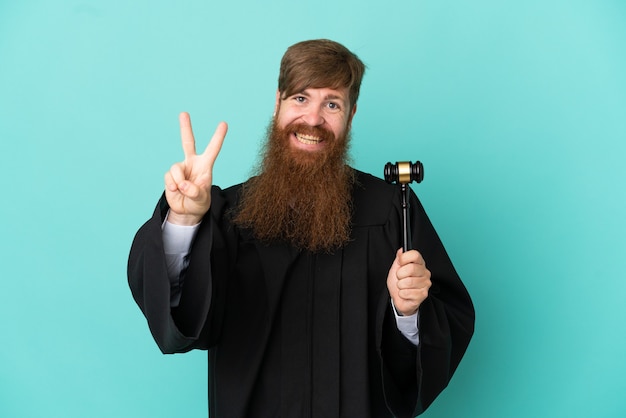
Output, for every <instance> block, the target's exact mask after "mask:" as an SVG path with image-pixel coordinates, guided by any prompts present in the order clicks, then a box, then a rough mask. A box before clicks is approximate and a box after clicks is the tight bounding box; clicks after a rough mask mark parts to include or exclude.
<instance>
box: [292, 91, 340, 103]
mask: <svg viewBox="0 0 626 418" xmlns="http://www.w3.org/2000/svg"><path fill="white" fill-rule="evenodd" d="M307 90H308V89H304V90H302V91H300V92H299V93H295V94H293V95H292V96H295V95H300V96H306V97H311V95H310V94H309V93H307ZM324 100H341V101H342V102H344V103H345V102H346V99H345V97H342V96H340V95H338V94H332V93H331V94H327V95H326V96H324Z"/></svg>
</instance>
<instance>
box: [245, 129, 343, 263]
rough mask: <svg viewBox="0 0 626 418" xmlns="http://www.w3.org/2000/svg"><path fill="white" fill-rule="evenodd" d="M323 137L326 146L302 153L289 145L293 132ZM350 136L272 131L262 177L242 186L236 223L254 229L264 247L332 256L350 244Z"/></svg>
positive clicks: (313, 131)
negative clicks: (284, 246)
mask: <svg viewBox="0 0 626 418" xmlns="http://www.w3.org/2000/svg"><path fill="white" fill-rule="evenodd" d="M294 129H295V130H297V131H298V132H302V133H307V134H312V135H316V136H319V137H321V138H324V140H325V142H326V146H325V147H324V148H323V149H321V150H317V151H304V150H299V149H296V148H294V147H293V146H292V145H291V144H290V133H291V132H293V131H294ZM348 144H349V133H346V134H345V135H344V136H342V137H340V138H335V137H334V134H333V133H332V132H330V131H326V130H324V129H320V128H319V127H310V126H306V125H297V126H293V125H288V126H286V127H285V128H282V129H281V128H280V127H278V126H277V124H276V122H275V121H274V122H273V123H272V124H271V125H270V127H269V129H268V139H267V143H266V145H265V149H264V154H263V161H262V162H261V167H260V168H259V173H258V174H257V175H256V176H255V177H252V178H251V179H250V180H249V181H248V182H247V183H246V184H245V185H244V187H243V190H242V196H241V200H240V204H239V207H238V208H236V210H235V213H234V222H235V223H236V224H237V225H238V226H239V227H242V228H251V229H252V230H253V232H254V235H255V237H256V238H258V239H259V240H261V241H263V242H267V243H269V242H276V241H287V242H289V243H291V244H292V245H294V246H295V247H297V248H301V249H307V250H310V251H313V252H318V251H324V252H332V251H333V250H335V249H338V248H340V247H342V246H343V245H345V244H346V243H347V242H348V241H349V239H350V229H351V228H350V222H351V216H352V207H351V190H352V185H353V183H354V172H353V170H352V169H351V168H350V167H349V166H348V165H347V153H348Z"/></svg>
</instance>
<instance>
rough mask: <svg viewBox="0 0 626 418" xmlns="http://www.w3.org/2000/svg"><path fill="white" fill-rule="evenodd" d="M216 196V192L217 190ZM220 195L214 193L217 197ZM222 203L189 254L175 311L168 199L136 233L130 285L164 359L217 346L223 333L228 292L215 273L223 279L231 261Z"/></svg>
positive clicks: (201, 228) (206, 221) (216, 203)
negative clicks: (220, 216) (165, 228)
mask: <svg viewBox="0 0 626 418" xmlns="http://www.w3.org/2000/svg"><path fill="white" fill-rule="evenodd" d="M214 190H217V189H214ZM214 194H215V191H214ZM221 207H223V199H220V198H219V197H218V198H215V199H213V200H212V207H211V210H210V211H209V213H208V214H207V215H205V218H204V220H203V222H202V223H201V225H200V226H199V229H198V233H197V235H196V237H195V239H194V242H193V245H192V247H191V249H190V252H189V265H188V266H187V268H186V270H185V271H184V273H183V274H184V281H185V284H184V286H183V289H182V292H181V296H180V303H179V304H178V306H176V307H172V306H171V303H170V297H171V295H170V294H171V287H170V281H169V278H168V275H167V265H166V261H165V252H164V249H163V239H162V230H161V225H162V223H163V220H164V219H165V216H166V214H167V210H168V206H167V202H166V200H165V198H164V197H162V198H161V200H160V201H159V204H158V205H157V207H156V209H155V211H154V214H153V215H152V218H151V219H150V220H148V221H147V222H146V223H145V224H144V225H143V226H142V227H141V228H140V229H139V231H138V232H137V234H136V235H135V238H134V240H133V244H132V246H131V250H130V255H129V259H128V283H129V286H130V289H131V292H132V294H133V297H134V299H135V302H136V303H137V305H139V308H140V309H141V311H142V312H143V314H144V316H145V317H146V320H147V321H148V326H149V328H150V332H151V333H152V336H153V338H154V340H155V341H156V343H157V345H158V346H159V349H160V350H161V351H162V352H163V353H179V352H186V351H189V350H192V349H195V348H201V349H206V348H208V347H210V346H211V345H213V344H214V343H215V341H216V340H217V338H218V337H219V333H220V325H221V315H222V310H223V303H221V300H223V298H219V296H220V295H221V293H222V292H223V285H222V282H224V281H222V282H220V281H215V280H213V276H214V272H216V271H217V272H218V274H219V273H223V272H224V271H225V270H226V269H227V267H226V265H227V260H228V257H227V255H226V251H225V244H224V240H223V239H220V238H221V234H220V230H219V227H218V226H217V223H216V221H215V219H216V218H215V213H216V212H220V209H221Z"/></svg>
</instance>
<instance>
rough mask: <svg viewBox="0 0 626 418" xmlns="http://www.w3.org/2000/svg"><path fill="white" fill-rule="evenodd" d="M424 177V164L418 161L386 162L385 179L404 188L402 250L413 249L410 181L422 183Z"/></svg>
mask: <svg viewBox="0 0 626 418" xmlns="http://www.w3.org/2000/svg"><path fill="white" fill-rule="evenodd" d="M423 179H424V165H423V164H422V163H421V162H419V161H416V162H415V163H412V162H410V161H401V162H396V163H395V164H391V163H387V164H385V181H386V182H387V183H397V184H399V185H400V188H401V190H402V230H403V233H402V250H403V251H404V252H407V251H409V250H410V249H411V225H410V224H411V220H410V218H409V216H410V215H409V192H410V189H409V183H411V182H416V183H421V181H422V180H423Z"/></svg>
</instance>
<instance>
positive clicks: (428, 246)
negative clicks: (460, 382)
mask: <svg viewBox="0 0 626 418" xmlns="http://www.w3.org/2000/svg"><path fill="white" fill-rule="evenodd" d="M240 190H241V185H238V186H233V187H231V188H228V189H225V190H221V189H219V188H218V187H215V186H214V187H213V190H212V205H211V209H210V211H209V213H208V214H207V215H206V216H205V219H204V221H203V222H202V224H201V225H200V227H199V230H198V233H197V235H196V238H195V240H194V242H193V245H192V248H191V251H190V254H189V266H188V268H187V269H186V270H185V271H184V272H183V277H184V284H183V290H182V296H181V299H180V304H179V306H178V307H176V308H171V307H170V282H169V279H168V277H167V271H166V264H165V259H164V252H163V243H162V238H161V236H162V234H161V225H162V222H163V219H164V216H165V215H166V213H167V209H168V207H167V203H166V202H165V199H163V198H162V199H161V201H160V203H159V205H158V206H157V208H156V210H155V213H154V216H153V217H152V219H151V220H149V221H148V222H146V224H144V225H143V226H142V228H141V229H140V230H139V231H138V232H137V235H136V237H135V240H134V242H133V245H132V249H131V253H130V257H129V263H128V278H129V284H130V287H131V290H132V293H133V296H134V298H135V300H136V302H137V304H138V305H139V307H140V308H141V310H142V312H143V313H144V315H145V316H146V318H147V320H148V324H149V327H150V330H151V332H152V335H153V336H154V339H155V340H156V342H157V344H158V346H159V348H160V349H161V351H162V352H163V353H176V352H186V351H189V350H191V349H195V348H199V349H207V350H208V355H209V415H210V416H211V417H218V418H237V417H288V418H291V417H323V418H331V417H360V418H362V417H390V416H397V417H413V416H415V415H418V414H420V413H422V412H423V411H424V410H425V409H426V408H427V407H428V406H429V405H430V404H431V403H432V402H433V400H434V399H435V397H436V396H437V395H438V394H439V393H440V392H441V391H442V390H443V389H444V388H445V387H446V386H447V384H448V382H449V380H450V378H451V377H452V374H453V373H454V371H455V369H456V367H457V366H458V364H459V362H460V360H461V358H462V356H463V354H464V352H465V350H466V348H467V345H468V344H469V341H470V338H471V336H472V333H473V329H474V309H473V306H472V302H471V299H470V297H469V295H468V293H467V291H466V289H465V287H464V285H463V283H462V282H461V280H460V279H459V277H458V275H457V273H456V271H455V269H454V267H453V265H452V263H451V262H450V259H449V257H448V255H447V254H446V251H445V249H444V247H443V245H442V244H441V241H440V239H439V237H438V236H437V233H436V232H435V230H434V229H433V227H432V225H431V223H430V221H429V219H428V217H427V216H426V214H425V212H424V209H423V208H422V205H421V204H420V203H419V201H418V200H417V197H416V196H415V195H414V194H413V193H411V199H410V204H411V206H410V209H411V221H412V236H413V248H415V249H417V250H418V251H420V252H421V253H422V255H423V257H424V259H425V260H426V266H427V268H428V269H429V270H430V271H431V273H432V279H431V280H432V283H433V285H432V287H431V289H430V293H429V297H428V298H427V299H426V300H425V301H424V302H423V303H422V305H421V307H420V309H419V337H420V343H419V345H418V346H417V347H416V346H415V345H413V344H411V343H410V342H409V341H408V340H406V339H405V338H404V337H403V336H402V334H400V332H399V331H398V329H397V327H396V324H395V318H394V316H393V312H392V308H391V304H390V297H389V293H388V290H387V287H386V279H387V273H388V271H389V268H390V266H391V264H392V261H393V260H394V257H395V253H396V251H397V249H398V248H399V247H401V236H402V235H401V232H402V231H401V228H402V219H401V194H400V191H399V187H398V186H393V185H389V184H386V183H385V182H384V181H382V180H380V179H377V178H375V177H373V176H371V175H369V174H365V173H361V172H357V183H356V185H355V186H354V192H353V227H352V239H351V241H350V242H349V243H348V244H347V245H346V246H345V247H344V248H342V249H341V250H338V251H336V252H335V253H334V254H332V255H331V254H322V253H319V254H314V253H310V252H307V251H299V250H296V249H294V248H292V247H291V246H289V245H287V244H285V243H276V244H272V245H265V244H262V243H260V242H258V241H257V240H255V239H254V237H253V236H252V235H251V233H250V231H249V230H241V229H239V228H237V227H235V226H234V225H233V224H232V223H230V222H229V216H228V214H229V209H231V208H232V207H233V205H235V204H236V201H237V199H238V195H239V193H240Z"/></svg>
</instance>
